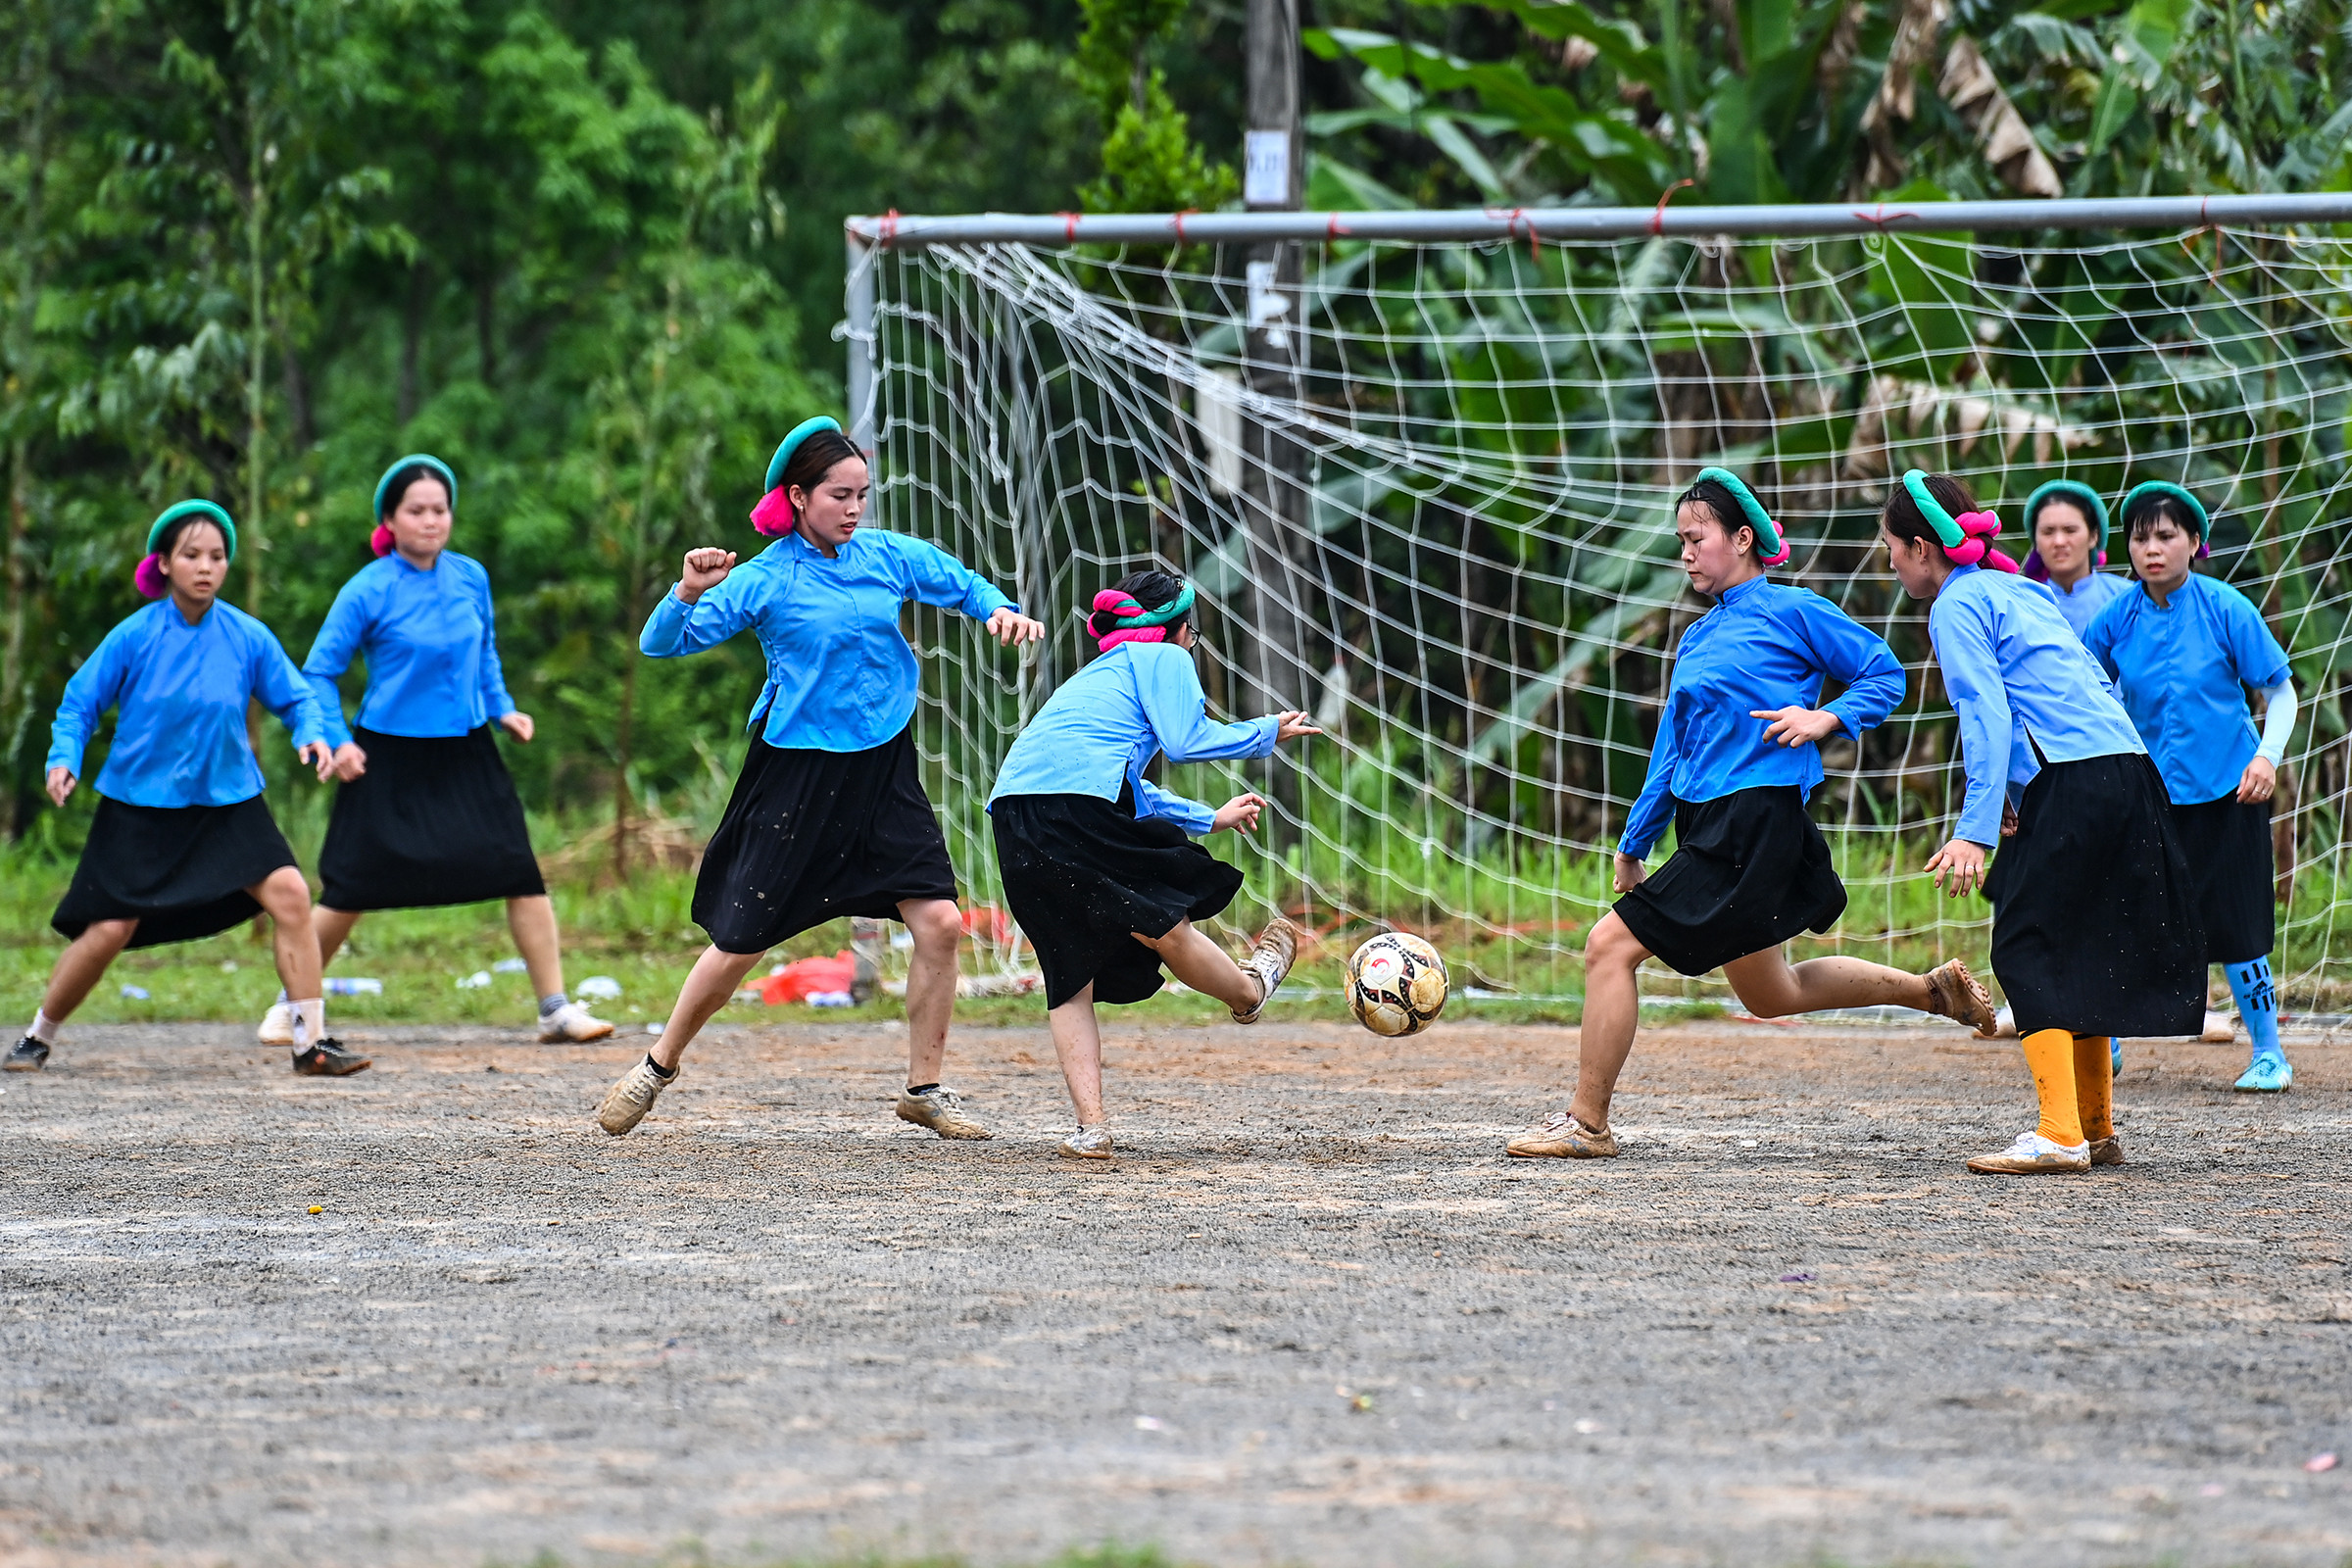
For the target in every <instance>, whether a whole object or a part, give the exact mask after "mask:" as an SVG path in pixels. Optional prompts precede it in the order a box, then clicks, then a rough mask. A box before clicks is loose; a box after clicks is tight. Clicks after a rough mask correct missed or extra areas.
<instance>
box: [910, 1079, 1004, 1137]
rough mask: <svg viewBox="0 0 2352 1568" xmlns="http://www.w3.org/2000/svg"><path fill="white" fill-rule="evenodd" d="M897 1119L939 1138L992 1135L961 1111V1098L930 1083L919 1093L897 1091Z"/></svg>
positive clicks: (963, 1110) (970, 1116) (966, 1112)
mask: <svg viewBox="0 0 2352 1568" xmlns="http://www.w3.org/2000/svg"><path fill="white" fill-rule="evenodd" d="M899 1120H901V1121H910V1122H912V1123H914V1124H915V1125H916V1126H917V1127H928V1128H930V1129H931V1130H932V1131H933V1132H935V1133H937V1134H939V1136H940V1137H942V1138H994V1137H995V1136H996V1134H994V1133H992V1132H990V1131H989V1130H988V1129H987V1128H986V1127H983V1126H982V1125H980V1123H979V1121H978V1120H977V1119H975V1118H974V1117H973V1115H972V1113H971V1112H970V1111H968V1110H966V1109H964V1108H963V1097H962V1096H961V1095H959V1094H957V1093H956V1091H955V1090H953V1089H949V1088H946V1087H944V1086H942V1085H939V1084H933V1085H932V1086H931V1087H930V1088H928V1089H926V1090H924V1091H922V1092H921V1093H920V1094H917V1093H916V1092H915V1091H913V1090H911V1089H902V1090H900V1091H899Z"/></svg>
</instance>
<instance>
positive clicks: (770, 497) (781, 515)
mask: <svg viewBox="0 0 2352 1568" xmlns="http://www.w3.org/2000/svg"><path fill="white" fill-rule="evenodd" d="M797 520H798V517H797V516H796V515H795V514H794V512H793V507H792V497H790V496H788V495H786V494H785V493H784V487H783V486H782V485H778V486H776V487H775V488H774V489H773V490H770V491H769V492H768V493H767V494H765V495H763V496H761V497H760V504H759V505H758V506H756V507H754V508H753V509H752V526H753V527H754V528H756V529H758V530H759V531H760V532H761V533H763V534H765V535H767V537H769V538H770V539H781V538H783V537H784V536H785V535H786V534H788V533H790V532H792V528H793V524H794V523H795V522H796V521H797Z"/></svg>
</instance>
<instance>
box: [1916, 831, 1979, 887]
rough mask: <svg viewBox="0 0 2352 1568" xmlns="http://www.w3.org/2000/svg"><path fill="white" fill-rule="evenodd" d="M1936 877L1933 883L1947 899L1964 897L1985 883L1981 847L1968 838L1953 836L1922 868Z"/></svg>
mask: <svg viewBox="0 0 2352 1568" xmlns="http://www.w3.org/2000/svg"><path fill="white" fill-rule="evenodd" d="M1921 869H1922V870H1925V871H1927V872H1929V873H1930V874H1931V875H1933V876H1934V877H1935V878H1936V886H1937V887H1939V888H1941V889H1943V891H1944V894H1945V896H1946V897H1948V898H1954V899H1960V898H1966V897H1967V896H1968V895H1969V894H1971V893H1974V892H1976V891H1977V889H1979V888H1981V887H1983V886H1984V885H1985V846H1984V845H1982V844H1977V843H1973V842H1971V841H1970V840H1968V839H1954V840H1952V841H1951V842H1950V843H1949V844H1946V845H1945V846H1944V847H1943V848H1942V849H1940V850H1937V851H1936V853H1935V854H1934V855H1931V856H1929V857H1928V863H1927V864H1926V865H1925V866H1923V867H1921Z"/></svg>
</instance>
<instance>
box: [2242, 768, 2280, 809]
mask: <svg viewBox="0 0 2352 1568" xmlns="http://www.w3.org/2000/svg"><path fill="white" fill-rule="evenodd" d="M2277 791H2278V769H2277V768H2276V767H2273V766H2272V765H2271V760H2270V759H2269V758H2267V757H2257V758H2256V759H2254V760H2252V761H2251V762H2248V763H2247V764H2246V771H2245V773H2244V774H2243V775H2242V776H2240V777H2239V779H2238V781H2237V798H2238V799H2239V800H2241V801H2243V802H2245V803H2246V804H2248V805H2250V806H2251V805H2255V804H2258V803H2260V802H2263V801H2267V800H2269V799H2270V798H2271V796H2272V795H2273V794H2275V793H2276V792H2277Z"/></svg>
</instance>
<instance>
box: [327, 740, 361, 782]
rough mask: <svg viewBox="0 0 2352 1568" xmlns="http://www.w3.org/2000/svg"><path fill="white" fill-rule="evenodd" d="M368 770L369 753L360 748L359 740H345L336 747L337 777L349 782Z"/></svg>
mask: <svg viewBox="0 0 2352 1568" xmlns="http://www.w3.org/2000/svg"><path fill="white" fill-rule="evenodd" d="M367 771H368V754H367V753H366V752H364V751H362V750H360V743H359V742H358V741H345V742H344V743H343V744H342V745H340V746H338V747H336V748H335V777H337V778H339V779H341V780H342V781H343V782H344V783H346V784H348V783H350V782H351V781H352V780H353V779H355V778H358V777H359V776H360V775H361V774H363V773H365V772H367Z"/></svg>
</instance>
